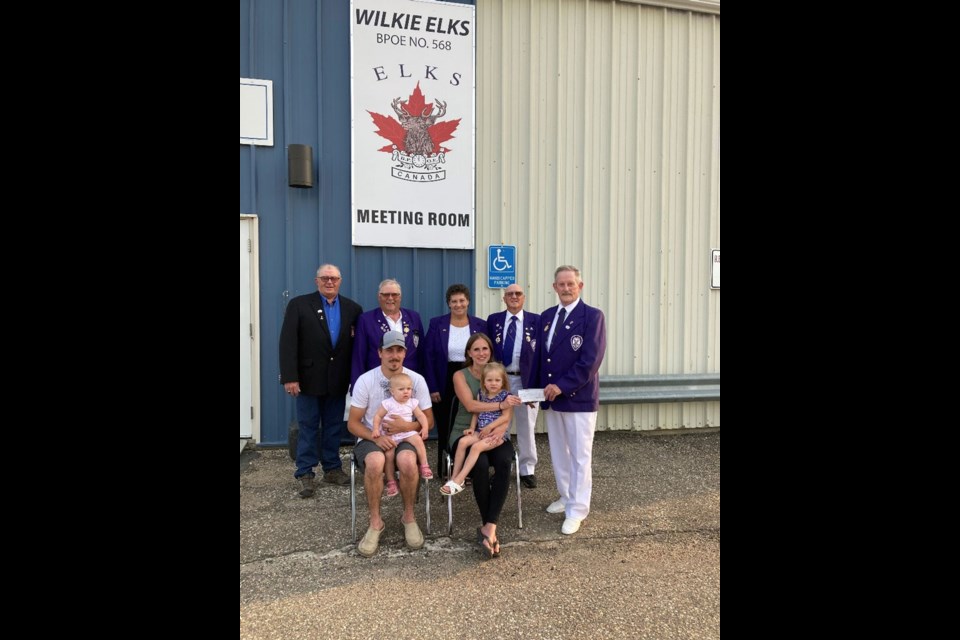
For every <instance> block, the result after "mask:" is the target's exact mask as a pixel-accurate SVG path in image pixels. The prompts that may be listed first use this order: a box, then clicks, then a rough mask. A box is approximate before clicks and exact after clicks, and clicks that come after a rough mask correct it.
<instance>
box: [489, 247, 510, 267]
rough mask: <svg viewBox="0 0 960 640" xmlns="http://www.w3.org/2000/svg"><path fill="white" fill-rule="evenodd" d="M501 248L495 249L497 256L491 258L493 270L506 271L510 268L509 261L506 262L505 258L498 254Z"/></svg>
mask: <svg viewBox="0 0 960 640" xmlns="http://www.w3.org/2000/svg"><path fill="white" fill-rule="evenodd" d="M500 251H501V249H497V257H496V258H494V259H493V270H494V271H506V270H507V269H512V268H513V267H511V266H510V263H509V262H507V259H506V258H504V257H503V256H502V255H500Z"/></svg>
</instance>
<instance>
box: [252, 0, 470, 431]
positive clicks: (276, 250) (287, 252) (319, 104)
mask: <svg viewBox="0 0 960 640" xmlns="http://www.w3.org/2000/svg"><path fill="white" fill-rule="evenodd" d="M467 4H473V3H472V2H469V3H467ZM349 12H350V2H349V0H285V1H282V2H281V1H278V0H240V77H242V78H259V79H264V80H272V81H273V101H274V103H273V108H274V146H272V147H254V146H247V145H240V213H253V214H257V215H258V216H259V217H260V337H261V342H260V349H261V351H260V358H261V360H260V362H261V365H260V376H261V394H260V400H261V424H260V432H261V442H263V443H264V444H282V443H285V442H286V440H287V425H288V424H289V423H290V422H291V421H292V420H293V419H294V416H295V411H294V405H293V401H292V400H290V399H289V398H288V397H287V396H286V395H285V394H284V393H282V387H281V386H280V384H279V382H278V376H279V363H278V362H277V341H278V340H279V336H280V326H281V324H282V322H283V311H284V308H285V305H286V303H287V301H288V300H289V298H291V297H293V296H298V295H301V294H304V293H308V292H310V291H313V290H314V289H315V285H314V282H313V276H314V274H315V272H316V269H317V267H318V266H319V265H320V264H321V263H324V262H331V263H334V264H336V265H338V266H339V267H340V270H341V272H342V273H343V279H344V281H343V286H342V288H341V290H340V291H341V293H342V294H343V295H346V296H347V297H350V298H353V299H354V300H356V301H357V302H359V303H360V304H361V305H362V306H363V308H364V310H367V309H371V308H373V307H374V306H376V304H377V301H376V298H377V296H376V293H377V284H378V283H379V282H380V281H381V280H383V279H384V278H388V277H389V278H396V279H397V280H399V281H400V283H401V285H403V306H405V307H408V308H412V309H414V310H416V311H417V312H419V313H420V315H421V316H422V317H423V321H424V325H426V324H427V321H428V320H429V318H431V317H433V316H436V315H440V314H442V313H445V312H446V311H447V308H446V304H445V302H444V299H443V294H444V291H445V290H446V288H447V286H448V285H449V284H451V283H454V282H462V283H465V284H467V285H468V286H469V285H470V284H471V283H473V281H474V267H475V264H474V254H473V251H462V250H441V249H395V248H390V249H387V248H384V249H380V248H376V247H353V246H351V244H350V22H349V20H350V16H349ZM290 144H307V145H310V146H311V147H313V164H314V171H315V174H314V187H313V188H312V189H297V188H293V187H289V186H288V185H287V145H290ZM472 311H473V309H471V312H472ZM425 328H426V327H425Z"/></svg>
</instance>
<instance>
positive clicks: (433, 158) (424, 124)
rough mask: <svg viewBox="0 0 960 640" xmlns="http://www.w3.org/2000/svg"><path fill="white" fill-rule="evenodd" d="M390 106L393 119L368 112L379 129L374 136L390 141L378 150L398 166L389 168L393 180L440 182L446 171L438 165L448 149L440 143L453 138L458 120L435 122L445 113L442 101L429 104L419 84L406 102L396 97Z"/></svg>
mask: <svg viewBox="0 0 960 640" xmlns="http://www.w3.org/2000/svg"><path fill="white" fill-rule="evenodd" d="M390 106H391V107H393V112H394V113H395V114H396V116H397V117H396V118H394V117H393V116H385V115H381V114H379V113H374V112H372V111H368V112H367V113H369V114H370V117H371V118H373V122H374V124H375V125H377V127H378V129H377V134H378V135H380V136H382V137H384V138H386V139H387V140H389V141H390V142H391V144H388V145H386V146H384V147H381V148H380V149H379V151H384V152H386V153H389V154H390V157H391V159H392V160H393V161H394V162H396V163H397V165H395V166H394V167H393V168H392V169H391V173H392V174H393V177H395V178H398V179H400V180H408V181H411V182H433V181H436V180H443V179H444V178H445V177H446V172H445V171H443V170H441V169H440V165H441V164H444V163H445V162H446V154H448V153H450V149H449V148H447V147H445V146H443V145H442V143H444V142H446V141H448V140H450V139H452V138H453V132H454V131H456V130H457V127H458V126H459V125H460V118H457V119H456V120H441V121H439V122H438V121H437V120H438V119H439V118H442V117H443V116H445V115H446V113H447V103H446V102H443V101H441V100H434V102H431V103H428V102H427V101H426V100H425V99H424V96H423V93H421V91H420V83H419V82H418V83H417V86H416V87H415V88H414V90H413V92H412V93H411V94H410V96H409V97H408V98H407V101H406V102H404V101H403V100H402V99H401V98H399V97H397V98H394V100H393V102H391V103H390Z"/></svg>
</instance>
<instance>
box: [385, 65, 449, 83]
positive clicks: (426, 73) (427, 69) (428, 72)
mask: <svg viewBox="0 0 960 640" xmlns="http://www.w3.org/2000/svg"><path fill="white" fill-rule="evenodd" d="M397 66H398V67H399V68H400V77H401V78H412V77H413V74H411V73H410V71H409V70H408V69H406V68H405V66H404V65H403V64H398V65H397ZM439 68H440V67H435V66H433V65H429V64H428V65H424V70H423V79H424V80H439V78H437V76H435V75H434V74H433V72H434V71H436V70H437V69H439ZM373 75H375V76H376V77H377V82H380V81H381V80H387V79H389V78H390V76H388V75H387V72H386V71H384V69H383V66H379V67H374V68H373ZM462 77H463V74H462V73H460V72H457V73H454V74H453V75H451V76H450V84H452V85H453V86H455V87H457V86H459V85H460V78H462Z"/></svg>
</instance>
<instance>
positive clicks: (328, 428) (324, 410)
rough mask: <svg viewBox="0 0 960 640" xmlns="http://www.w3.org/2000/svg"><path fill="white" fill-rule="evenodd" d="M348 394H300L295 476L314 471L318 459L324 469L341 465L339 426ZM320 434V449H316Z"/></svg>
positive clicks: (298, 476)
mask: <svg viewBox="0 0 960 640" xmlns="http://www.w3.org/2000/svg"><path fill="white" fill-rule="evenodd" d="M345 403H346V396H345V395H342V396H310V395H307V394H304V393H301V394H300V395H298V396H297V423H298V424H299V425H300V435H299V437H298V438H297V470H296V471H295V472H294V474H293V477H294V478H300V477H301V476H305V475H309V474H312V473H313V468H314V467H315V466H317V463H318V462H319V463H320V465H321V467H322V468H323V471H324V472H327V471H334V470H336V469H339V468H340V467H341V466H342V463H341V462H340V430H341V429H342V428H343V410H344V405H345ZM318 435H319V436H320V437H319V444H320V451H319V452H318V451H317V440H318V437H317V436H318Z"/></svg>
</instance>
